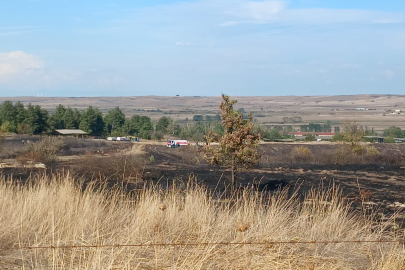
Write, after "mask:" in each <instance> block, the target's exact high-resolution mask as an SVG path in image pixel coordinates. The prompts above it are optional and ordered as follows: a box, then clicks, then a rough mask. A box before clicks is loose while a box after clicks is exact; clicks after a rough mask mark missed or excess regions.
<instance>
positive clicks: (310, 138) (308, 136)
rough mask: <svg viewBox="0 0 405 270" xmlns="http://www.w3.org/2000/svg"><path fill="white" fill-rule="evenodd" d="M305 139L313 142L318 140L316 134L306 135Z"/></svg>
mask: <svg viewBox="0 0 405 270" xmlns="http://www.w3.org/2000/svg"><path fill="white" fill-rule="evenodd" d="M305 140H306V141H308V142H313V141H316V137H315V135H314V134H308V135H306V136H305Z"/></svg>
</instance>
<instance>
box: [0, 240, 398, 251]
mask: <svg viewBox="0 0 405 270" xmlns="http://www.w3.org/2000/svg"><path fill="white" fill-rule="evenodd" d="M344 243H346V244H350V243H351V244H361V243H399V244H405V239H402V240H333V241H265V242H202V243H143V244H109V245H63V246H53V245H50V246H20V247H8V248H0V250H1V251H8V250H24V249H28V250H35V249H79V248H123V247H158V246H161V247H172V246H216V245H217V246H220V245H222V246H227V245H299V244H344Z"/></svg>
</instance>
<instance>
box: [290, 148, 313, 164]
mask: <svg viewBox="0 0 405 270" xmlns="http://www.w3.org/2000/svg"><path fill="white" fill-rule="evenodd" d="M290 156H291V160H292V162H295V163H310V162H312V161H313V160H314V154H312V152H311V150H309V148H308V147H305V146H299V147H294V148H293V149H292V150H291V154H290Z"/></svg>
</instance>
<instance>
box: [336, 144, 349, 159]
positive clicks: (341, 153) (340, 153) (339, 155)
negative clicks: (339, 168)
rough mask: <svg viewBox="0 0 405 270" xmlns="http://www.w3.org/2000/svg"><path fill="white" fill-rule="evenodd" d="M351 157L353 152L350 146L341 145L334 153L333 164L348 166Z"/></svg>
mask: <svg viewBox="0 0 405 270" xmlns="http://www.w3.org/2000/svg"><path fill="white" fill-rule="evenodd" d="M352 157H353V152H352V150H351V149H350V146H349V145H347V144H342V145H340V146H339V147H338V149H336V152H335V164H348V163H349V162H350V161H351V160H352Z"/></svg>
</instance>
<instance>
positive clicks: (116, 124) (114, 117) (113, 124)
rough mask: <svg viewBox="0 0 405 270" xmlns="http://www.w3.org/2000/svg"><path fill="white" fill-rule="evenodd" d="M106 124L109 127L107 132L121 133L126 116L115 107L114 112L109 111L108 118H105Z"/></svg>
mask: <svg viewBox="0 0 405 270" xmlns="http://www.w3.org/2000/svg"><path fill="white" fill-rule="evenodd" d="M104 122H105V123H106V125H107V132H108V133H109V134H112V133H114V132H115V133H120V132H121V127H122V126H123V125H124V123H125V114H124V113H123V112H122V111H121V110H120V108H119V107H115V108H114V109H112V110H109V111H108V113H107V114H106V116H105V117H104Z"/></svg>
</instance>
